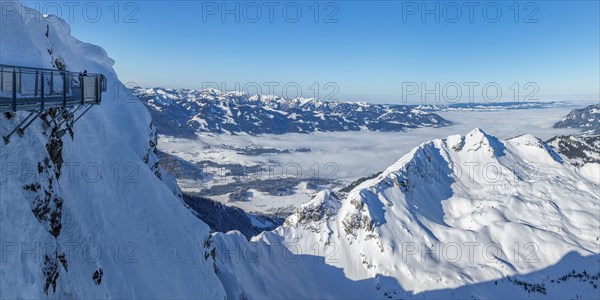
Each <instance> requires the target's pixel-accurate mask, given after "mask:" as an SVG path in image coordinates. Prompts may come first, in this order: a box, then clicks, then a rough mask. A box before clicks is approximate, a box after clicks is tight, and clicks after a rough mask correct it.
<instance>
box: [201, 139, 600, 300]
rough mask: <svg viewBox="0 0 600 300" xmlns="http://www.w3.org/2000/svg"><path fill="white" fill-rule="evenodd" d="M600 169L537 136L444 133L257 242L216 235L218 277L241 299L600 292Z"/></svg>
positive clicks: (324, 197)
mask: <svg viewBox="0 0 600 300" xmlns="http://www.w3.org/2000/svg"><path fill="white" fill-rule="evenodd" d="M599 172H600V165H598V164H588V165H586V167H585V170H584V169H580V168H577V167H574V166H573V165H571V164H569V163H566V162H563V160H562V158H561V157H560V156H559V155H558V154H557V153H556V152H554V150H553V149H552V148H550V147H549V146H547V145H546V144H544V143H543V142H541V141H540V140H538V139H537V138H535V137H533V136H531V135H523V136H519V137H515V138H512V139H509V140H504V141H503V140H499V139H497V138H495V137H493V136H490V135H488V134H486V133H485V132H483V131H482V130H480V129H475V130H473V131H472V132H470V133H468V134H467V135H466V136H460V135H455V136H450V137H447V138H445V139H438V140H433V141H430V142H427V143H424V144H422V145H420V146H419V147H417V148H415V149H414V150H412V151H411V152H410V153H408V154H407V155H405V156H404V157H402V158H401V159H400V160H399V161H398V162H397V163H395V164H394V165H392V166H390V167H389V168H388V169H387V170H386V171H384V172H383V173H382V174H381V175H380V176H378V177H377V178H374V179H371V180H367V181H365V182H363V183H362V184H360V185H358V186H357V187H356V188H354V189H353V190H352V191H351V192H350V193H348V194H347V195H346V194H345V195H337V198H340V199H342V200H341V201H340V200H338V199H337V198H336V195H335V194H334V193H332V192H322V193H320V194H319V195H318V196H317V197H316V198H315V199H314V200H313V201H311V202H309V203H307V204H305V205H303V206H302V207H300V208H299V209H298V210H297V212H296V213H295V214H294V215H292V216H290V217H289V218H288V219H287V220H286V224H285V225H283V226H281V227H279V228H278V229H276V230H275V231H272V232H266V233H263V234H261V235H259V236H257V237H255V238H253V239H252V241H250V242H248V241H246V240H245V239H244V238H243V236H241V234H239V233H236V232H230V233H228V234H223V233H217V234H214V235H213V239H212V242H213V245H214V247H215V249H216V252H217V269H218V274H219V277H220V278H221V279H222V282H223V284H224V286H225V288H226V290H227V293H228V296H229V297H230V298H237V297H241V296H247V297H251V298H264V297H275V298H280V297H282V298H284V297H293V298H326V297H335V298H381V297H384V298H388V297H389V298H411V297H415V298H422V297H423V298H468V297H476V298H494V299H497V298H545V297H548V298H576V297H584V298H596V297H597V296H598V295H599V293H600V290H599V289H598V288H599V287H598V279H599V278H598V277H599V276H600V260H599V259H600V256H599V253H600V249H599V237H600V211H599V209H600V206H599V199H598V197H599V194H600V192H599V190H598V188H599V186H600V185H599V183H598V177H596V176H591V174H594V173H595V174H598V173H599ZM220 253H222V254H220ZM584 271H585V272H584ZM507 276H510V277H507ZM596 299H597V298H596Z"/></svg>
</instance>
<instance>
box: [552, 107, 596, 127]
mask: <svg viewBox="0 0 600 300" xmlns="http://www.w3.org/2000/svg"><path fill="white" fill-rule="evenodd" d="M554 128H579V129H583V130H585V131H588V132H589V133H591V134H600V104H595V105H589V106H586V107H584V108H581V109H574V110H572V111H571V113H569V114H568V115H567V116H566V117H564V118H563V119H562V120H560V121H558V122H557V123H556V124H554Z"/></svg>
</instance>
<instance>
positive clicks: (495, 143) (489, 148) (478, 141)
mask: <svg viewBox="0 0 600 300" xmlns="http://www.w3.org/2000/svg"><path fill="white" fill-rule="evenodd" d="M462 150H464V151H473V152H478V151H480V150H483V151H485V152H487V153H489V154H491V155H496V156H501V155H504V145H503V144H502V142H500V141H499V140H498V139H497V138H496V137H494V136H491V135H489V134H487V133H486V132H485V131H483V130H481V129H480V128H475V129H473V130H472V131H471V132H469V133H468V134H467V135H466V136H465V139H464V145H463V147H462Z"/></svg>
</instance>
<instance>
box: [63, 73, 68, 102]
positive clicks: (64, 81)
mask: <svg viewBox="0 0 600 300" xmlns="http://www.w3.org/2000/svg"><path fill="white" fill-rule="evenodd" d="M62 78H63V106H64V107H67V72H64V71H63V72H62Z"/></svg>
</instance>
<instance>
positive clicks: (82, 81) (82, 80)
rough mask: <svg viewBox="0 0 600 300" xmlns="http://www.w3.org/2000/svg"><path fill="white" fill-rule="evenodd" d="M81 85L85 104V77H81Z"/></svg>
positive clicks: (82, 100)
mask: <svg viewBox="0 0 600 300" xmlns="http://www.w3.org/2000/svg"><path fill="white" fill-rule="evenodd" d="M79 85H80V86H81V103H84V102H85V75H79Z"/></svg>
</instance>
